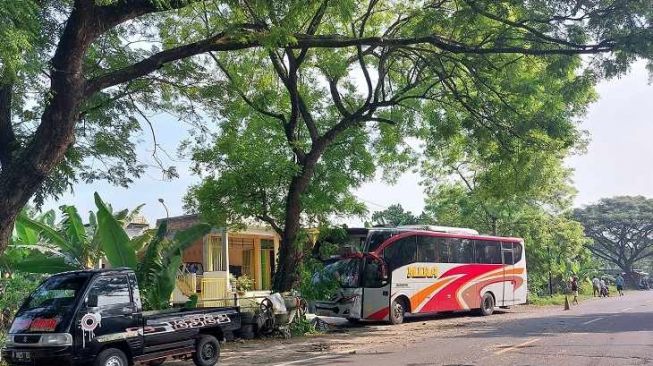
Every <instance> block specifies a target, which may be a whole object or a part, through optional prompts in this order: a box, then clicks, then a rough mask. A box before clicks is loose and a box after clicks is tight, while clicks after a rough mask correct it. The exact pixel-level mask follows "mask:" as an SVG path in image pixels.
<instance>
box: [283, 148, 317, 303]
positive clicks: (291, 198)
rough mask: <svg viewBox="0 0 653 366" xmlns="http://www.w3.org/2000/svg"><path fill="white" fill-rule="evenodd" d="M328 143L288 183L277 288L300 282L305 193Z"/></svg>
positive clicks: (285, 287)
mask: <svg viewBox="0 0 653 366" xmlns="http://www.w3.org/2000/svg"><path fill="white" fill-rule="evenodd" d="M326 146H327V144H320V145H319V146H316V147H315V148H314V149H313V150H312V151H311V153H310V154H309V155H308V156H307V158H306V160H305V161H304V164H303V168H302V170H301V173H300V174H299V175H296V176H295V177H294V178H293V179H292V181H291V182H290V186H289V187H288V198H287V199H286V215H285V222H284V230H283V236H282V237H281V244H280V246H279V259H278V265H277V269H276V272H275V274H274V283H273V285H272V288H273V290H274V291H279V292H283V291H289V290H291V289H292V288H293V287H294V286H295V285H296V284H297V283H298V282H299V264H300V262H301V259H302V254H303V253H302V252H301V245H300V244H301V243H299V242H298V234H299V230H300V229H301V225H300V221H301V213H302V202H301V197H302V194H304V192H306V189H307V188H308V185H309V184H310V182H311V179H312V178H313V172H314V171H315V165H316V164H317V161H318V159H319V158H320V156H322V153H323V152H324V150H325V149H326Z"/></svg>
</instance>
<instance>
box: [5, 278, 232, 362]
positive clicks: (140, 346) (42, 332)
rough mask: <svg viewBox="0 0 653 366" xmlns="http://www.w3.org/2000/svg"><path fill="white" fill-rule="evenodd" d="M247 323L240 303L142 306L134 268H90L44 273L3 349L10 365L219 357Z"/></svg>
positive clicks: (197, 360)
mask: <svg viewBox="0 0 653 366" xmlns="http://www.w3.org/2000/svg"><path fill="white" fill-rule="evenodd" d="M239 328H240V313H239V310H238V308H236V307H220V308H198V309H171V310H164V311H156V312H143V310H142V305H141V298H140V293H139V290H138V283H137V281H136V275H135V274H134V272H133V271H131V270H129V269H112V270H85V271H75V272H66V273H61V274H57V275H54V276H52V277H50V278H48V279H47V280H45V281H44V282H43V283H42V284H41V285H40V286H39V287H38V288H37V289H36V290H35V291H34V292H33V293H32V294H31V295H30V296H29V297H28V298H27V299H26V300H25V303H24V304H23V306H22V307H21V308H20V309H19V310H18V313H17V314H16V317H15V318H14V321H13V323H12V325H11V328H10V330H9V338H8V342H7V344H6V346H5V348H4V349H3V350H2V358H3V360H4V361H6V362H7V363H8V364H9V365H11V366H14V365H16V366H27V365H32V366H36V365H38V366H46V365H48V366H49V365H62V366H64V365H71V366H72V365H95V366H128V365H133V364H145V365H160V364H162V363H163V362H164V361H165V360H166V359H168V358H190V357H192V359H193V361H194V362H195V364H196V365H198V366H212V365H215V364H217V363H218V359H219V357H220V343H219V340H222V339H223V338H224V337H225V335H226V334H228V333H229V332H233V331H235V330H237V329H239Z"/></svg>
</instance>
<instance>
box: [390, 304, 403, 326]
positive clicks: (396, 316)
mask: <svg viewBox="0 0 653 366" xmlns="http://www.w3.org/2000/svg"><path fill="white" fill-rule="evenodd" d="M405 314H406V302H405V301H404V300H403V299H400V298H397V299H394V300H393V301H392V304H390V323H391V324H401V323H403V322H404V315H405Z"/></svg>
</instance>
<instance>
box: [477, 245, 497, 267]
mask: <svg viewBox="0 0 653 366" xmlns="http://www.w3.org/2000/svg"><path fill="white" fill-rule="evenodd" d="M475 253H476V255H475V262H476V263H482V264H501V263H503V262H502V260H501V244H500V243H497V242H494V241H489V240H476V251H475Z"/></svg>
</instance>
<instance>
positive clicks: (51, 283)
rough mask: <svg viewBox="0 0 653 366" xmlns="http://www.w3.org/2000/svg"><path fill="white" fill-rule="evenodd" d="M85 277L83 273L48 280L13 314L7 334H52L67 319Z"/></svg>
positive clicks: (82, 287) (84, 282) (82, 288)
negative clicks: (12, 321) (47, 332)
mask: <svg viewBox="0 0 653 366" xmlns="http://www.w3.org/2000/svg"><path fill="white" fill-rule="evenodd" d="M88 278H89V275H88V274H86V273H74V274H64V275H58V276H53V277H50V278H49V279H48V280H46V281H45V282H43V283H42V284H41V286H39V287H38V288H37V289H36V290H34V292H32V294H31V295H30V297H29V298H28V299H27V301H25V303H24V304H23V306H22V307H21V308H20V310H19V311H18V313H17V314H16V320H15V321H14V323H13V325H12V327H11V330H10V333H19V332H25V331H31V332H37V331H46V330H47V331H54V330H55V329H56V328H58V327H59V325H60V324H62V323H63V322H62V321H63V320H66V319H68V317H69V315H70V313H71V311H72V309H73V307H74V305H75V301H76V298H77V296H78V294H79V292H80V291H83V290H84V287H85V285H86V281H87V280H88ZM45 325H47V326H45ZM45 328H47V329H45Z"/></svg>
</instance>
